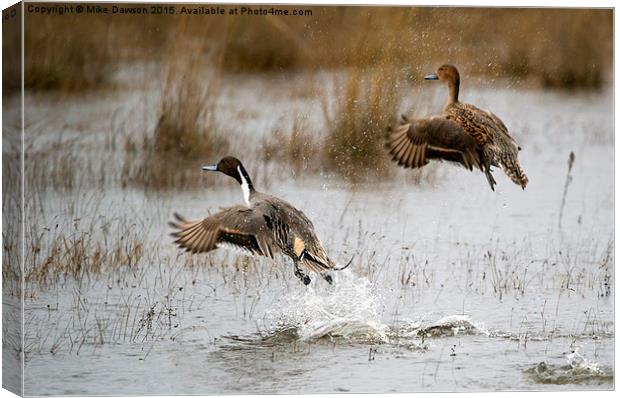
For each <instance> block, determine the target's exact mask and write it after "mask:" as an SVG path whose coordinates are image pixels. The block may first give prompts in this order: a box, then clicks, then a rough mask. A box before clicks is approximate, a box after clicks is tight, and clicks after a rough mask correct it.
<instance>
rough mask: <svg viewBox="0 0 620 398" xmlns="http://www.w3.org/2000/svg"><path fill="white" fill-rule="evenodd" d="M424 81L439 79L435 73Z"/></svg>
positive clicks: (425, 77)
mask: <svg viewBox="0 0 620 398" xmlns="http://www.w3.org/2000/svg"><path fill="white" fill-rule="evenodd" d="M424 80H439V77H438V76H437V75H436V74H435V73H431V74H430V75H426V76H424Z"/></svg>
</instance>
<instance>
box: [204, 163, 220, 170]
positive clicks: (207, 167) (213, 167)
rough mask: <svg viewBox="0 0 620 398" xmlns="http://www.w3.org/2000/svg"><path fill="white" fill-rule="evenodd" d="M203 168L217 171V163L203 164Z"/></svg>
mask: <svg viewBox="0 0 620 398" xmlns="http://www.w3.org/2000/svg"><path fill="white" fill-rule="evenodd" d="M202 169H203V170H204V171H217V165H216V164H212V165H209V166H202Z"/></svg>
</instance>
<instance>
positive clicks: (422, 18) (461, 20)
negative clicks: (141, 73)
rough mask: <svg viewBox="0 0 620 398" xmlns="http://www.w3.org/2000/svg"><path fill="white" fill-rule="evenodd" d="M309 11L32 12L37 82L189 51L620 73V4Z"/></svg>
mask: <svg viewBox="0 0 620 398" xmlns="http://www.w3.org/2000/svg"><path fill="white" fill-rule="evenodd" d="M279 8H288V9H289V10H290V9H292V8H296V7H287V6H281V7H279ZM304 8H308V9H311V10H312V12H313V15H312V16H311V17H299V18H278V17H271V16H268V17H265V18H262V17H261V18H254V17H245V18H244V17H236V16H232V17H228V16H223V17H222V18H219V19H217V20H213V21H211V22H210V23H209V24H204V21H203V20H201V19H198V18H197V19H191V20H188V19H186V18H179V17H178V16H170V15H166V16H159V15H148V16H146V17H145V16H140V17H138V16H123V17H116V16H103V17H102V16H100V15H80V16H79V17H78V16H73V15H63V16H46V15H27V18H26V25H25V65H24V71H25V84H26V87H27V88H31V89H38V90H46V89H47V90H51V89H54V90H64V91H66V90H80V89H90V88H98V87H101V86H103V85H105V84H107V83H109V81H110V79H109V77H110V75H111V73H112V72H113V71H114V68H115V66H116V64H117V62H119V61H120V62H122V61H126V60H135V59H142V60H158V61H160V60H162V59H163V60H164V61H166V58H169V57H171V56H176V54H179V53H183V57H185V58H187V57H191V56H193V55H196V54H198V55H200V56H205V57H212V62H213V63H214V64H215V65H220V66H222V67H223V69H224V70H226V71H227V72H231V73H248V72H252V73H255V72H273V71H278V72H280V71H291V70H300V69H311V70H317V69H333V68H341V67H354V68H366V67H373V66H376V65H378V64H379V63H380V62H381V59H382V58H383V57H387V58H388V59H390V60H391V63H392V64H393V66H394V67H397V68H407V69H409V73H406V75H411V76H417V75H418V74H419V73H422V72H424V71H422V70H421V68H422V67H424V68H428V67H429V66H432V67H433V68H434V67H436V66H437V65H439V64H441V63H446V62H449V63H454V64H456V65H458V66H459V67H461V69H463V70H466V71H467V72H468V73H469V74H471V75H476V74H480V75H484V76H486V77H488V78H495V77H509V78H512V79H513V80H515V81H522V80H529V79H531V80H534V81H536V82H537V83H538V84H540V85H543V86H546V87H560V88H567V89H572V88H576V87H594V88H597V87H601V85H602V84H603V83H604V82H605V81H606V80H607V79H608V76H609V73H611V67H612V42H613V41H612V33H613V26H612V25H613V14H612V11H611V10H605V9H545V10H538V9H515V8H447V7H418V8H415V7H373V8H372V12H370V11H369V10H370V9H369V8H367V7H304ZM447 21H449V23H447ZM489 21H493V23H489ZM438 26H441V27H442V28H441V29H437V27H438ZM498 26H501V29H498V28H497V27H498ZM50 32H54V34H51V33H50ZM257 37H260V38H261V39H260V40H256V38H257ZM198 38H199V39H198ZM360 43H363V49H364V51H360V48H361V47H360ZM386 47H387V49H386ZM171 54H175V55H171ZM7 71H9V73H7V74H5V75H4V76H3V79H4V80H5V82H6V87H7V88H10V86H11V82H17V81H18V80H19V69H18V68H15V67H13V68H8V69H7ZM13 85H14V88H17V86H15V84H13Z"/></svg>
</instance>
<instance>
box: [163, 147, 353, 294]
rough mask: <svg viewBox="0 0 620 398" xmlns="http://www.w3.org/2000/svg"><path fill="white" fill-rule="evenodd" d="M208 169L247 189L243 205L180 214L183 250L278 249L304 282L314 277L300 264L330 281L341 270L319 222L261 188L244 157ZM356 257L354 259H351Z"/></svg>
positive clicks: (260, 252)
mask: <svg viewBox="0 0 620 398" xmlns="http://www.w3.org/2000/svg"><path fill="white" fill-rule="evenodd" d="M202 169H203V170H205V171H213V172H220V173H223V174H226V175H227V176H230V177H232V178H234V179H235V180H236V181H237V182H238V183H239V185H240V186H241V190H242V192H243V198H244V200H245V204H244V205H237V206H232V207H228V208H224V209H222V210H221V211H219V212H217V213H215V214H213V215H211V216H209V217H207V218H204V219H200V220H186V219H185V218H183V217H181V216H180V215H178V214H176V213H175V218H176V221H174V222H171V223H170V226H172V228H174V229H175V232H173V233H172V236H173V237H175V238H176V240H175V243H176V244H177V245H179V247H180V248H183V249H185V250H186V251H189V252H192V253H205V252H209V251H212V250H215V249H217V248H218V247H220V246H232V247H233V248H236V249H242V250H245V251H246V252H248V253H249V254H253V255H258V256H266V257H269V258H273V257H274V255H275V254H276V253H278V252H282V253H283V254H285V255H287V256H289V257H290V258H291V259H292V260H293V263H294V266H295V276H297V277H298V278H299V279H300V280H301V281H302V282H303V283H304V284H306V285H307V284H309V283H310V277H309V276H308V275H307V274H306V273H305V272H304V271H302V269H301V268H300V267H299V265H300V264H302V265H303V266H304V267H305V268H306V269H308V270H310V271H314V272H317V273H318V274H320V275H321V276H322V277H323V279H325V280H326V281H327V282H329V283H330V284H331V283H332V276H331V275H330V274H329V271H332V270H333V271H339V270H342V269H345V268H347V267H348V266H349V265H350V264H351V261H349V263H347V264H346V265H345V266H344V267H340V268H338V267H337V266H336V264H335V263H334V262H333V261H332V260H331V259H330V258H329V257H328V256H327V254H326V253H325V250H324V249H323V245H322V243H321V240H320V239H319V238H318V237H317V236H316V234H315V232H314V225H313V224H312V222H311V221H310V220H309V219H308V218H307V217H306V215H305V214H304V213H303V212H302V211H301V210H299V209H297V208H295V207H293V206H292V205H291V204H289V203H288V202H286V201H284V200H282V199H280V198H277V197H275V196H271V195H267V194H264V193H261V192H258V191H256V190H255V189H254V184H252V179H251V178H250V175H249V174H248V172H247V171H246V169H245V167H244V166H243V164H242V163H241V161H239V159H237V158H235V157H232V156H227V157H224V158H222V159H221V160H220V161H219V162H218V163H217V164H215V165H210V166H204V167H203V168H202ZM351 260H352V259H351Z"/></svg>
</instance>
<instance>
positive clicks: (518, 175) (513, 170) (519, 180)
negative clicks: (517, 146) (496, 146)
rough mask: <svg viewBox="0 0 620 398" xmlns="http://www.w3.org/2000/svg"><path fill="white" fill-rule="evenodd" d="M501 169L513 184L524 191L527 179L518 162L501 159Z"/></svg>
mask: <svg viewBox="0 0 620 398" xmlns="http://www.w3.org/2000/svg"><path fill="white" fill-rule="evenodd" d="M501 163H502V168H503V169H504V172H505V173H506V175H507V176H508V178H510V179H511V180H512V182H514V183H515V184H517V185H519V186H520V187H521V188H522V189H525V187H526V186H527V183H528V182H529V179H528V178H527V176H526V175H525V171H524V170H523V168H522V167H521V164H520V163H519V160H517V159H502V162H501Z"/></svg>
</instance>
